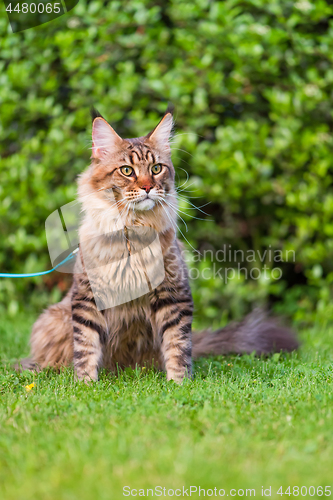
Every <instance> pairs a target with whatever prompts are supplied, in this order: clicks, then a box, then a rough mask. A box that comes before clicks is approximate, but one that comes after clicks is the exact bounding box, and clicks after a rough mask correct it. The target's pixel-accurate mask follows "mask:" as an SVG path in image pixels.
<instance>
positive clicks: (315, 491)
mask: <svg viewBox="0 0 333 500" xmlns="http://www.w3.org/2000/svg"><path fill="white" fill-rule="evenodd" d="M277 494H278V495H281V496H282V495H289V496H290V495H291V496H294V497H298V496H302V497H306V496H307V495H309V496H310V497H314V496H315V495H316V496H318V497H322V496H325V497H329V496H331V495H332V492H331V487H330V486H317V487H315V486H301V487H299V486H293V489H292V490H291V489H290V486H288V488H287V489H286V490H285V491H283V489H282V486H280V488H279V489H278V491H277Z"/></svg>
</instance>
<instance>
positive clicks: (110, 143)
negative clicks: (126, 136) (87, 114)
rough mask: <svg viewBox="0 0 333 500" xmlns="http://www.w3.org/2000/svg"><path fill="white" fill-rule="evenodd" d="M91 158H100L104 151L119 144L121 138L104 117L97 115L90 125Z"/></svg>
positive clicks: (108, 150)
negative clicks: (91, 125)
mask: <svg viewBox="0 0 333 500" xmlns="http://www.w3.org/2000/svg"><path fill="white" fill-rule="evenodd" d="M92 142H93V144H92V158H102V157H103V156H105V154H106V153H108V152H110V151H112V150H113V149H115V148H117V147H119V146H120V144H121V142H122V138H121V137H119V135H118V134H117V132H115V131H114V130H113V128H112V127H111V125H109V124H108V122H107V121H106V120H104V118H102V117H100V116H98V117H97V118H95V119H94V121H93V127H92Z"/></svg>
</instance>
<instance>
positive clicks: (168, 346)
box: [153, 289, 193, 383]
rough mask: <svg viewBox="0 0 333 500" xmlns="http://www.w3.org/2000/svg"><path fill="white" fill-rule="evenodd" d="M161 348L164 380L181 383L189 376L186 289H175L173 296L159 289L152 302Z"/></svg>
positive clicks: (189, 323)
mask: <svg viewBox="0 0 333 500" xmlns="http://www.w3.org/2000/svg"><path fill="white" fill-rule="evenodd" d="M153 310H154V311H155V320H156V325H157V329H158V332H159V335H160V338H161V350H162V355H163V358H164V364H165V369H166V372H167V379H168V380H171V379H172V380H175V382H177V383H181V382H182V381H183V379H184V377H189V378H190V377H191V375H192V332H191V328H192V316H193V303H192V297H191V293H190V291H189V290H188V289H187V290H179V291H178V293H177V294H176V296H174V295H173V296H168V292H167V293H164V292H162V294H161V297H159V298H158V299H156V300H155V301H154V303H153Z"/></svg>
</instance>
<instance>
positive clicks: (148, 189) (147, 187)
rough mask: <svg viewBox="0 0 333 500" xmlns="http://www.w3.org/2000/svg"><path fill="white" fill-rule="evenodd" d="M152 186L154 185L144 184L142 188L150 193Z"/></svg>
mask: <svg viewBox="0 0 333 500" xmlns="http://www.w3.org/2000/svg"><path fill="white" fill-rule="evenodd" d="M152 187H153V186H149V185H147V186H142V188H141V189H144V190H145V191H146V193H147V194H148V193H149V191H150V190H151V189H152Z"/></svg>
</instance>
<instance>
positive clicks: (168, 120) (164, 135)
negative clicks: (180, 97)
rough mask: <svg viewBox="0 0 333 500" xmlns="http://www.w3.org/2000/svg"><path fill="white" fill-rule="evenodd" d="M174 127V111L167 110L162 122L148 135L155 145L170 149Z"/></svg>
mask: <svg viewBox="0 0 333 500" xmlns="http://www.w3.org/2000/svg"><path fill="white" fill-rule="evenodd" d="M172 128H173V117H172V113H171V112H170V111H167V112H166V113H165V115H164V116H163V118H162V120H161V121H160V123H159V124H158V125H157V126H156V127H155V128H154V130H152V131H151V132H150V133H149V134H148V135H147V136H146V137H147V139H149V140H150V141H151V142H152V143H153V144H154V146H155V147H157V148H159V149H162V150H169V149H170V139H171V134H172Z"/></svg>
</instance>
